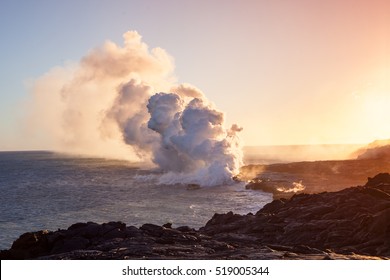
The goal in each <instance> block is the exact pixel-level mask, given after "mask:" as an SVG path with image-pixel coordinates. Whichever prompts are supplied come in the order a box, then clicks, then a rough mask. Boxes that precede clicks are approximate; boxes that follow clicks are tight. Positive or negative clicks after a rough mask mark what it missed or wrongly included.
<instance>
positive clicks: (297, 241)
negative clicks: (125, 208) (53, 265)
mask: <svg viewBox="0 0 390 280" xmlns="http://www.w3.org/2000/svg"><path fill="white" fill-rule="evenodd" d="M0 258H1V259H383V258H384V259H386V258H390V174H388V173H382V174H378V175H377V176H375V177H374V178H369V180H368V182H367V184H366V185H365V186H358V187H351V188H347V189H344V190H341V191H338V192H323V193H319V194H297V195H294V196H293V197H292V198H291V199H284V198H282V199H278V200H274V201H273V202H271V203H269V204H267V205H266V206H265V207H263V208H262V209H261V210H260V211H258V212H257V213H256V214H247V215H238V214H233V213H232V212H229V213H227V214H214V216H213V217H212V219H211V220H209V221H208V222H207V224H206V225H205V226H204V227H202V228H200V229H199V230H195V229H192V228H189V227H178V228H172V225H171V224H165V225H163V226H158V225H153V224H144V225H143V226H141V227H140V228H136V227H134V226H126V224H124V223H122V222H109V223H105V224H96V223H92V222H88V223H77V224H74V225H72V226H70V227H69V228H68V229H66V230H58V231H54V232H50V231H38V232H28V233H25V234H23V235H21V236H20V237H19V239H17V240H16V241H15V242H14V243H13V245H12V247H11V249H9V250H4V251H1V252H0Z"/></svg>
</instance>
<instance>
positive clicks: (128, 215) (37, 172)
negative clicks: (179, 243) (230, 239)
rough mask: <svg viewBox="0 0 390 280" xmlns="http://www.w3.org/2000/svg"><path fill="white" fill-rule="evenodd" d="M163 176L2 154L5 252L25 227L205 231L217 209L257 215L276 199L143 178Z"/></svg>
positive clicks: (67, 159)
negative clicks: (117, 225)
mask: <svg viewBox="0 0 390 280" xmlns="http://www.w3.org/2000/svg"><path fill="white" fill-rule="evenodd" d="M151 175H153V176H151ZM158 176H159V173H158V171H156V170H153V169H147V168H144V167H141V166H139V165H137V164H135V163H130V162H127V161H121V160H112V159H101V158H90V157H75V156H70V155H65V154H59V153H53V152H47V151H33V152H25V151H23V152H0V192H1V196H0V232H1V234H0V249H8V248H10V246H11V245H12V242H13V241H14V240H15V239H16V238H18V237H19V236H20V235H21V234H22V233H24V232H27V231H37V230H41V229H48V230H57V229H58V228H61V229H64V228H67V227H69V226H70V225H72V224H73V223H76V222H88V221H93V222H97V223H103V222H109V221H122V222H124V223H126V224H127V225H135V226H140V225H142V224H144V223H154V224H157V225H162V224H165V223H168V222H170V223H172V224H173V226H174V227H177V226H182V225H188V226H191V227H194V228H199V227H201V226H203V225H204V224H205V223H206V222H207V221H208V220H209V219H210V218H211V217H212V216H213V214H214V213H226V212H228V211H233V212H235V213H239V214H246V213H249V212H252V213H255V212H257V211H258V210H259V209H260V208H261V207H263V206H264V205H265V204H266V203H268V202H270V201H271V200H272V195H271V194H268V193H264V192H261V191H254V190H247V189H245V184H244V183H237V184H234V185H228V186H218V187H202V188H193V187H189V186H186V185H158V184H157V183H156V182H155V180H154V181H153V180H145V178H149V177H152V178H157V177H158Z"/></svg>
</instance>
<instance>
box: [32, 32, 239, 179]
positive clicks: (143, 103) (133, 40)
mask: <svg viewBox="0 0 390 280" xmlns="http://www.w3.org/2000/svg"><path fill="white" fill-rule="evenodd" d="M123 37H124V46H123V47H120V46H118V45H116V44H115V43H113V42H106V43H105V44H104V46H103V47H101V48H97V49H94V50H92V51H90V52H89V53H88V54H87V55H86V56H85V57H84V58H82V59H81V61H80V62H79V63H77V64H75V65H70V66H69V65H68V66H66V67H58V68H55V69H52V70H51V71H49V72H48V73H47V74H46V75H44V76H42V77H41V78H39V79H38V80H37V81H36V82H35V83H34V87H33V98H32V101H31V103H32V106H31V107H32V110H31V114H30V116H29V121H30V123H29V124H30V127H31V128H32V131H39V132H40V135H41V138H40V139H44V140H45V141H46V142H48V143H49V144H48V146H49V147H48V148H50V149H54V150H59V151H64V152H71V153H78V154H92V155H96V156H105V157H121V158H126V159H129V160H140V161H147V162H153V163H154V164H155V165H157V166H158V167H159V168H160V169H162V170H163V171H165V174H164V175H163V176H162V177H161V178H160V182H161V183H169V184H171V183H196V184H200V185H219V184H225V183H229V182H231V180H232V179H231V178H232V176H233V175H235V174H237V173H238V171H239V167H240V165H241V164H242V152H241V146H240V142H239V138H238V135H237V134H238V132H239V131H240V130H241V128H239V127H238V126H237V125H233V126H232V127H231V128H230V129H226V128H225V124H224V114H223V113H222V112H219V111H218V110H216V109H215V108H214V106H213V105H212V104H211V103H210V102H209V101H208V100H207V99H206V98H205V96H204V94H203V93H202V92H201V91H200V90H198V89H197V88H195V87H194V86H191V85H189V84H180V85H178V84H176V78H175V76H174V74H173V69H174V65H173V59H172V58H171V57H170V56H169V55H168V54H167V53H166V52H165V51H164V50H162V49H160V48H155V49H152V50H149V48H148V46H147V45H146V44H145V43H143V42H142V40H141V36H140V35H139V34H138V33H137V32H135V31H129V32H126V33H125V34H124V36H123ZM156 92H158V93H156ZM42 135H43V137H42Z"/></svg>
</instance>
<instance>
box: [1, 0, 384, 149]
mask: <svg viewBox="0 0 390 280" xmlns="http://www.w3.org/2000/svg"><path fill="white" fill-rule="evenodd" d="M129 30H136V31H137V32H138V33H139V34H140V35H141V36H142V40H143V42H145V43H146V44H147V45H148V46H149V48H156V47H160V48H162V49H164V50H165V51H166V52H167V53H168V54H169V55H170V56H171V57H172V58H173V59H174V64H175V70H174V73H175V76H176V77H177V80H178V82H180V83H190V84H192V85H194V86H196V87H197V88H199V89H200V90H202V91H203V93H204V94H205V95H206V96H207V98H208V99H209V100H210V101H212V102H213V103H214V104H215V106H216V107H217V108H218V109H219V110H221V111H223V112H224V113H225V115H226V119H227V123H228V124H233V123H236V124H238V125H240V126H241V127H243V131H242V132H241V133H240V135H241V138H242V140H243V142H244V145H291V144H338V143H341V144H344V143H368V142H371V141H373V140H375V139H385V138H390V125H389V123H390V110H389V108H390V1H387V0H366V1H363V0H344V1H339V0H328V1H320V0H318V1H316V0H291V1H285V0H273V1H268V0H264V1H263V0H256V1H252V0H240V1H231V0H230V1H229V0H225V1H222V0H221V1H217V0H215V1H204V0H197V1H179V0H168V1H148V0H146V1H145V0H144V1H132V0H128V1H125V0H110V1H108V0H107V1H105V0H94V1H88V0H83V1H80V0H77V1H74V0H69V1H49V0H47V1H45V0H35V1H19V0H12V1H11V0H2V1H1V2H0V37H1V44H0V61H1V63H0V77H1V78H0V150H17V149H34V148H36V147H35V146H34V144H33V141H29V138H28V136H26V134H25V133H23V130H25V129H26V118H27V116H26V114H25V112H26V111H27V110H28V108H27V106H28V102H26V100H29V98H31V91H32V90H31V88H32V87H33V85H34V83H35V81H36V80H37V79H39V78H40V77H42V76H44V75H45V73H48V72H49V71H51V69H53V68H56V67H57V68H58V67H64V66H65V65H69V64H72V63H77V62H78V61H80V59H81V58H82V57H84V56H85V55H86V54H88V53H89V52H90V51H91V50H92V49H94V48H97V47H99V46H102V45H103V44H104V42H106V41H107V40H110V41H112V42H114V43H116V44H118V45H123V38H122V35H123V34H124V33H125V32H127V31H129ZM47 106H50V104H47ZM40 147H43V148H44V147H45V146H44V143H43V144H42V143H41V146H40ZM48 148H50V147H48Z"/></svg>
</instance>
